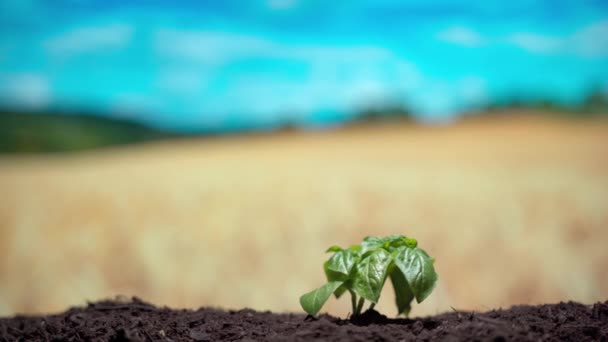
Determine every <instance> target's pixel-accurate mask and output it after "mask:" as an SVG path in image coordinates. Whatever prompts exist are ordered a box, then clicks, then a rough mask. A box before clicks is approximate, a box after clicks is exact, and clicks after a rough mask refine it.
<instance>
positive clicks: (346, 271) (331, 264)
mask: <svg viewBox="0 0 608 342" xmlns="http://www.w3.org/2000/svg"><path fill="white" fill-rule="evenodd" d="M356 260H357V257H356V255H355V252H353V251H350V250H348V249H345V250H341V251H338V252H336V253H335V254H334V255H332V256H331V258H329V260H328V261H327V269H328V270H330V271H333V272H337V273H341V274H343V275H345V276H348V275H350V271H351V270H352V268H353V266H354V265H355V262H356Z"/></svg>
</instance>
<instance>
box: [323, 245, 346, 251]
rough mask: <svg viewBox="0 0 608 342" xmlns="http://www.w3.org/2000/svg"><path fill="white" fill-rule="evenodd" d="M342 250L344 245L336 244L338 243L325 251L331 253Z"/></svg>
mask: <svg viewBox="0 0 608 342" xmlns="http://www.w3.org/2000/svg"><path fill="white" fill-rule="evenodd" d="M341 250H342V247H340V246H336V245H333V246H331V247H329V248H328V249H327V250H326V251H325V253H329V252H338V251H341Z"/></svg>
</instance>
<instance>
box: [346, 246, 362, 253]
mask: <svg viewBox="0 0 608 342" xmlns="http://www.w3.org/2000/svg"><path fill="white" fill-rule="evenodd" d="M348 250H350V251H353V252H357V253H358V252H361V246H360V245H352V246H350V247H348Z"/></svg>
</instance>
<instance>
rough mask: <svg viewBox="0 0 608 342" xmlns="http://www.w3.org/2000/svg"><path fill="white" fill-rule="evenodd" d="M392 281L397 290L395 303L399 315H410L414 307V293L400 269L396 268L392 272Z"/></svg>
mask: <svg viewBox="0 0 608 342" xmlns="http://www.w3.org/2000/svg"><path fill="white" fill-rule="evenodd" d="M390 278H391V283H392V284H393V289H394V290H395V303H396V304H397V314H398V315H401V314H403V315H406V316H407V315H408V314H409V313H410V310H411V309H412V301H413V300H414V293H413V292H412V290H411V289H410V286H409V284H408V283H407V280H405V276H403V273H401V271H400V270H399V268H394V269H393V271H392V272H391V273H390Z"/></svg>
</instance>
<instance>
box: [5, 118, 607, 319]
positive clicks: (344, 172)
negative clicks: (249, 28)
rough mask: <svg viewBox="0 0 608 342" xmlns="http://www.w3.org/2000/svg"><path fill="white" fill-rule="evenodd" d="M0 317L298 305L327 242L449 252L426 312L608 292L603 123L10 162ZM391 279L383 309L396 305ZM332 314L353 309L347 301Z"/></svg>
mask: <svg viewBox="0 0 608 342" xmlns="http://www.w3.org/2000/svg"><path fill="white" fill-rule="evenodd" d="M0 193H1V196H0V315H9V314H13V313H17V312H19V313H34V312H51V311H58V310H63V309H65V308H66V307H67V306H70V305H80V304H84V303H85V301H86V300H95V299H100V298H105V297H113V296H115V295H117V294H124V295H137V296H139V297H142V298H144V299H146V300H149V301H152V302H154V303H156V304H160V305H169V306H174V307H189V308H194V307H198V306H221V307H224V308H242V307H252V308H255V309H269V310H274V311H299V310H300V308H299V304H298V298H299V296H300V295H301V294H303V293H304V292H307V291H309V290H312V289H313V288H315V287H317V286H320V285H322V283H323V281H324V276H323V272H322V262H323V261H324V259H325V258H326V257H327V255H325V254H323V251H324V250H325V249H326V248H327V247H328V246H329V245H332V244H339V245H349V244H353V243H358V242H359V241H360V240H361V238H363V237H364V236H366V235H384V234H391V233H401V234H405V235H408V236H413V237H415V238H417V239H418V241H419V244H420V246H421V247H423V248H425V249H426V250H427V251H428V252H429V254H431V255H432V256H433V257H435V258H436V259H437V262H436V267H437V271H438V273H439V276H440V282H439V285H438V287H437V289H436V291H435V293H434V294H433V295H431V297H430V298H429V299H428V301H426V302H424V303H423V304H420V305H417V306H415V308H414V311H413V314H414V315H424V314H433V313H436V312H440V311H446V310H450V307H455V308H459V309H476V310H486V309H490V308H495V307H504V306H507V305H511V304H516V303H540V302H555V301H559V300H569V299H572V300H577V301H582V302H587V303H589V302H593V301H598V300H606V299H608V248H607V247H606V246H607V241H608V122H606V121H598V120H595V121H563V120H558V119H543V118H540V117H523V116H512V117H501V118H491V119H480V120H473V121H470V122H463V123H459V124H456V125H452V126H445V127H417V126H413V125H394V126H372V127H358V128H349V129H344V130H338V131H325V132H315V133H312V132H309V133H281V134H271V135H266V136H244V137H229V138H221V139H213V140H205V139H198V140H197V139H191V140H181V141H170V142H163V143H155V144H148V145H141V146H135V147H129V148H123V149H115V150H104V151H98V152H88V153H81V154H72V155H50V156H29V157H14V156H13V157H10V156H4V157H0ZM390 292H391V291H390V285H387V286H386V289H385V292H384V294H383V296H382V299H381V302H380V304H379V308H380V310H381V311H384V312H386V313H388V314H393V313H394V312H395V309H394V308H393V297H392V296H391V294H390ZM325 309H327V311H329V312H331V313H333V314H337V315H346V313H347V312H348V309H349V300H347V299H342V300H340V301H337V300H335V299H331V300H330V301H329V302H328V305H327V306H326V307H325Z"/></svg>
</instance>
